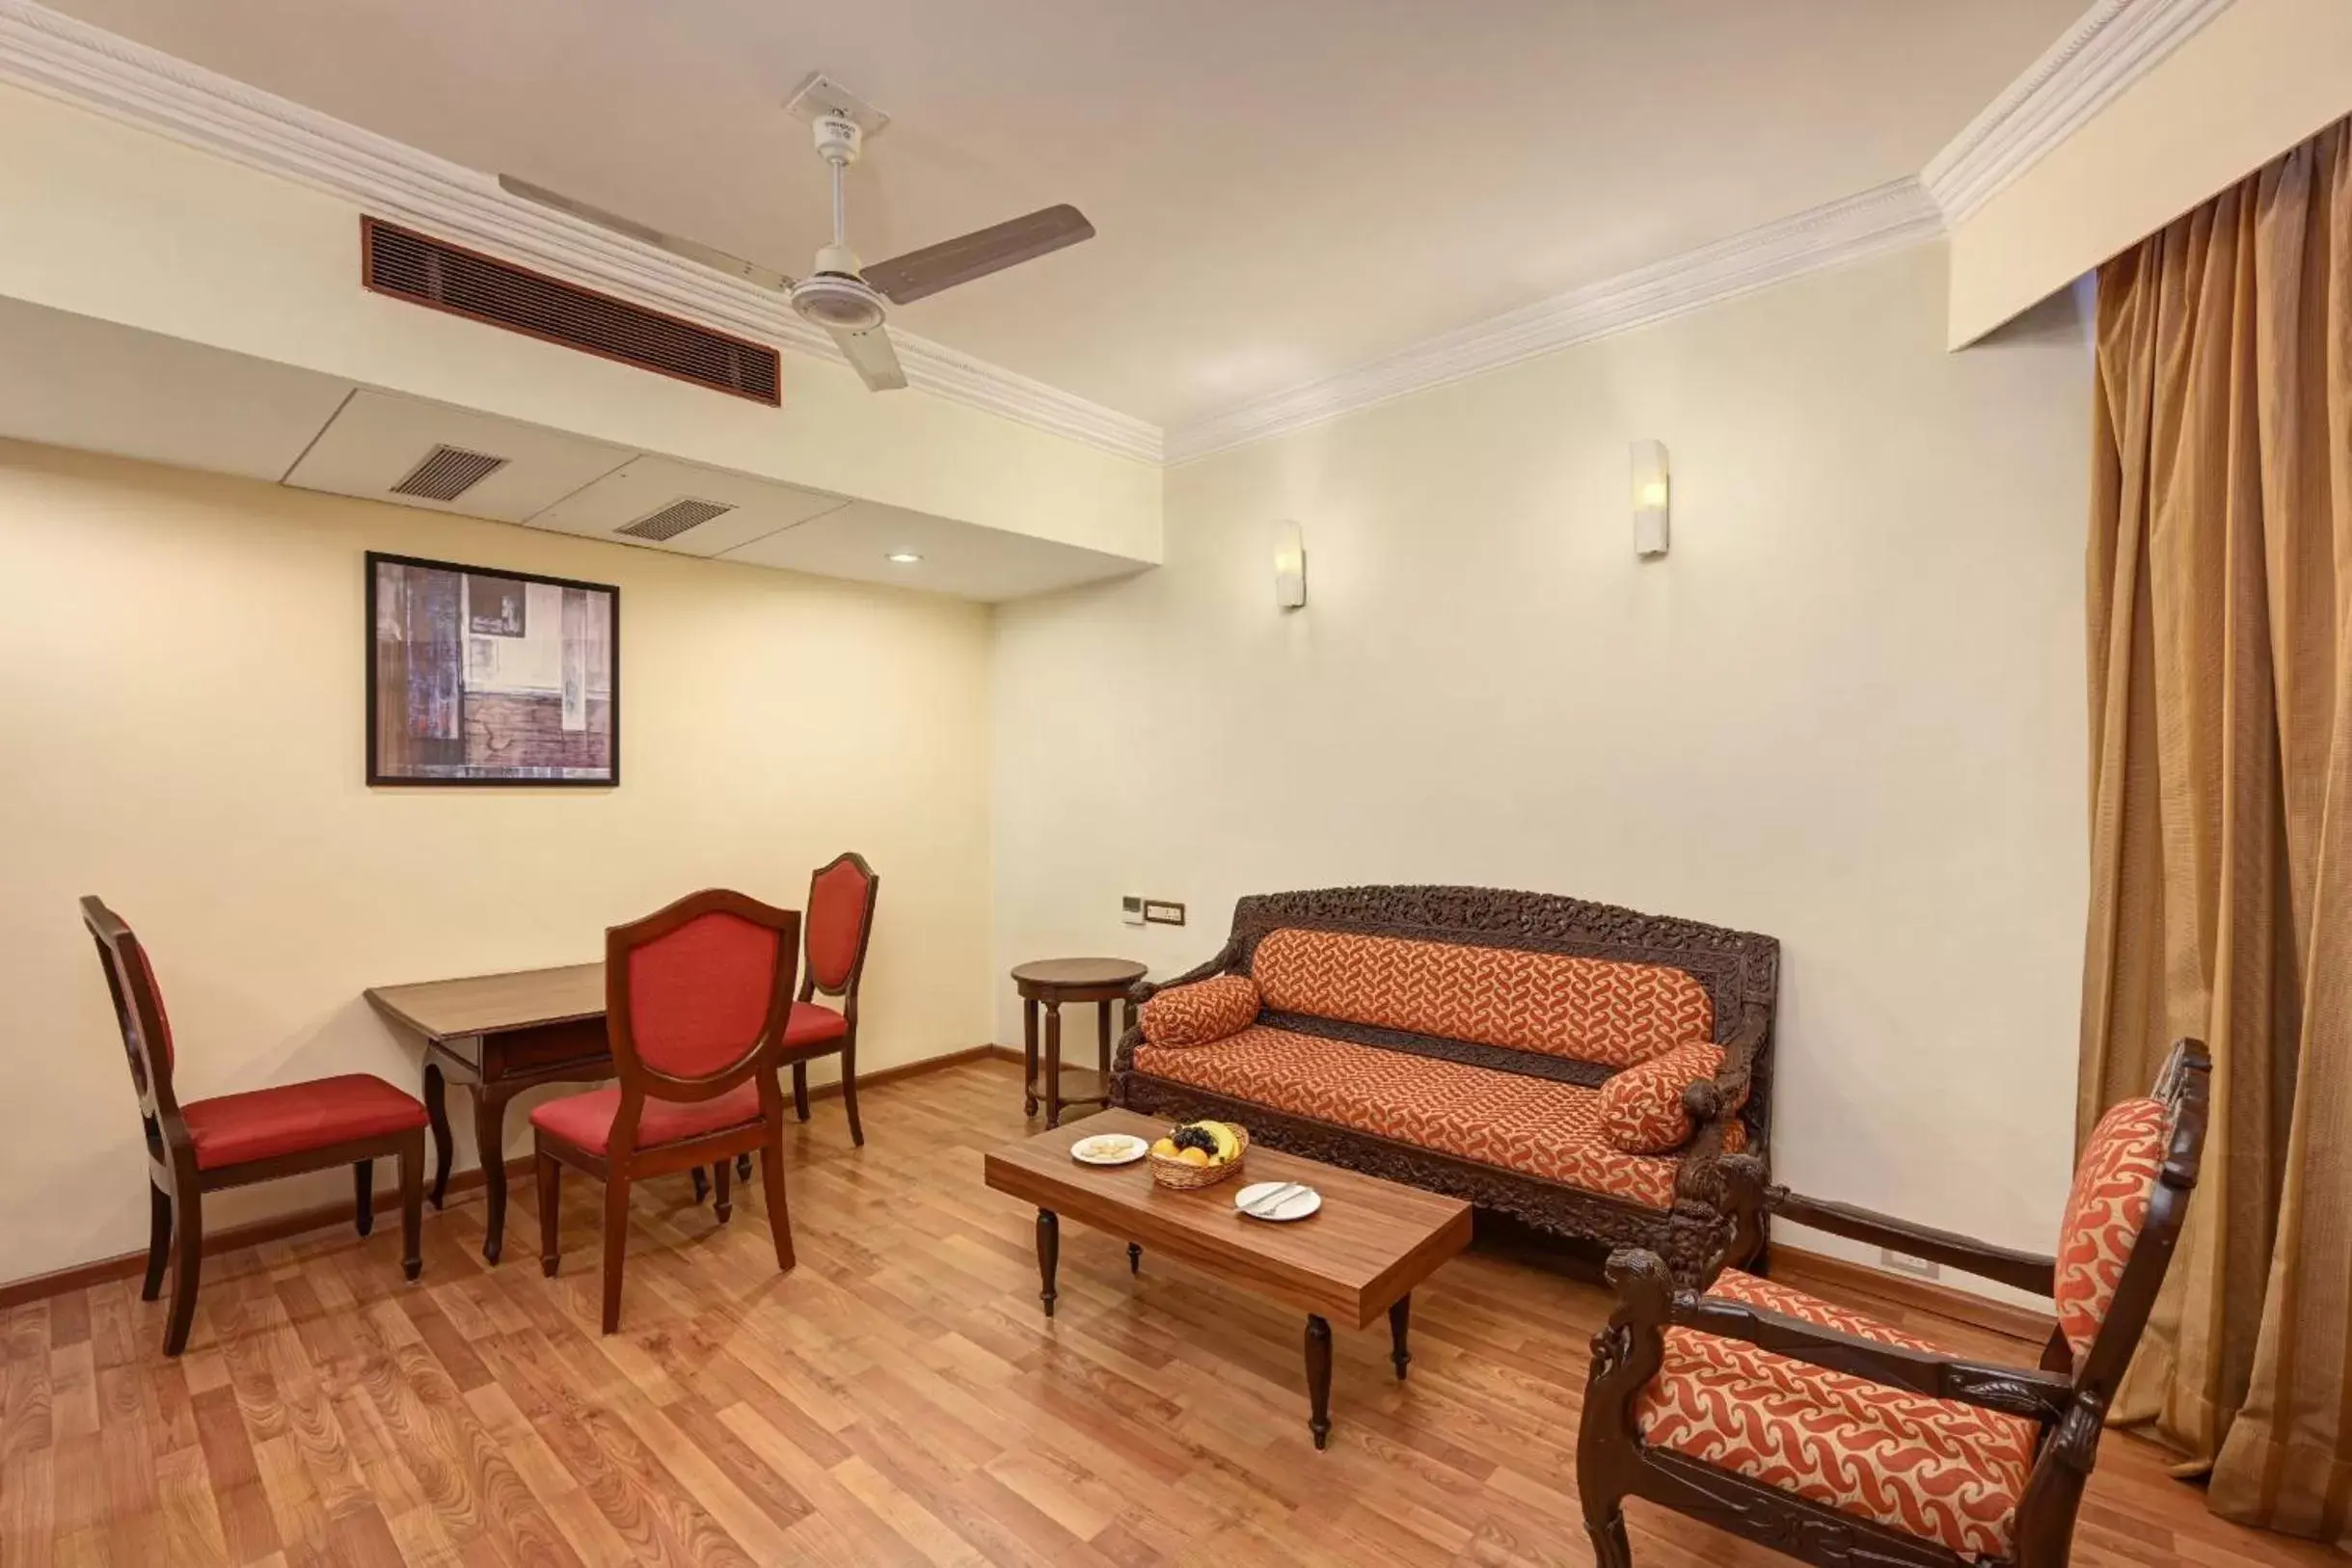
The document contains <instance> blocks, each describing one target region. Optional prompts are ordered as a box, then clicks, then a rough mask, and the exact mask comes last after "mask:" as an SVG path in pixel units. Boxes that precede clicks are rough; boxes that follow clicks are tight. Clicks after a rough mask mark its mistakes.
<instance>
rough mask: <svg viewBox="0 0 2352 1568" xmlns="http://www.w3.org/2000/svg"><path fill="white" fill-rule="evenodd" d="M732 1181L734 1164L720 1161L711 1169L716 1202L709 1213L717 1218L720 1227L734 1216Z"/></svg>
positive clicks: (728, 1161)
mask: <svg viewBox="0 0 2352 1568" xmlns="http://www.w3.org/2000/svg"><path fill="white" fill-rule="evenodd" d="M734 1181H735V1164H734V1162H733V1161H731V1160H720V1161H719V1162H718V1163H717V1164H716V1165H714V1166H712V1167H711V1182H712V1190H713V1191H714V1192H716V1194H717V1195H718V1201H717V1203H715V1204H713V1205H712V1208H711V1212H712V1213H714V1214H716V1215H717V1216H718V1223H719V1224H721V1225H724V1224H726V1223H727V1221H728V1220H730V1219H732V1218H734V1216H735V1199H734V1195H733V1190H732V1189H733V1183H734Z"/></svg>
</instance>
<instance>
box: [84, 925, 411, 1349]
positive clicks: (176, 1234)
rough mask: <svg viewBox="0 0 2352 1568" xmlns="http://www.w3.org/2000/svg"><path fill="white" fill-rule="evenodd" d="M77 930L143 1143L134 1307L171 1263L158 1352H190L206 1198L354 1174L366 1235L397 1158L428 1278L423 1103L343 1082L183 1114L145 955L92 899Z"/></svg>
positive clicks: (157, 1288) (246, 1095)
mask: <svg viewBox="0 0 2352 1568" xmlns="http://www.w3.org/2000/svg"><path fill="white" fill-rule="evenodd" d="M82 924H83V925H85V926H87V927H88V928H89V929H90V934H91V936H92V938H93V939H94V940H95V942H96V943H97V949H98V965H99V967H100V968H102V969H103V970H105V972H106V991H107V995H108V996H109V997H110V998H111V999H112V1000H113V1002H114V1008H115V1023H116V1025H117V1026H118V1027H119V1028H120V1030H121V1032H122V1052H123V1055H124V1056H126V1057H127V1058H129V1061H130V1075H131V1088H132V1089H133V1091H135V1092H136V1093H137V1095H138V1096H139V1116H140V1121H141V1122H142V1123H143V1124H144V1129H145V1132H146V1143H147V1164H148V1173H147V1175H148V1246H147V1279H146V1281H145V1282H144V1283H143V1284H142V1285H141V1286H140V1290H139V1299H140V1300H142V1301H153V1300H154V1299H155V1298H156V1296H157V1295H159V1294H161V1292H162V1290H163V1275H164V1269H165V1266H166V1264H167V1263H168V1264H169V1265H170V1267H171V1271H172V1306H171V1312H170V1315H169V1317H168V1318H167V1319H166V1320H165V1323H164V1330H163V1353H164V1354H165V1355H167V1356H176V1355H178V1354H179V1353H180V1352H181V1351H182V1350H185V1349H186V1348H187V1345H188V1330H189V1328H190V1326H191V1325H192V1324H194V1322H195V1321H196V1282H197V1277H198V1274H199V1273H200V1272H201V1270H202V1268H203V1256H204V1194H206V1193H208V1192H218V1191H220V1190H221V1189H222V1188H224V1187H243V1186H248V1185H250V1184H252V1183H254V1182H257V1181H274V1180H276V1179H277V1178H278V1177H280V1176H299V1175H302V1174H303V1173H305V1172H308V1171H324V1170H331V1169H333V1168H334V1167H336V1166H338V1165H348V1166H350V1167H351V1173H352V1189H353V1192H354V1194H355V1195H356V1197H357V1199H358V1208H357V1210H356V1214H355V1219H356V1222H357V1225H358V1228H359V1232H360V1234H361V1235H363V1236H364V1235H365V1234H367V1232H368V1231H369V1230H372V1229H373V1228H374V1225H375V1196H376V1191H375V1162H376V1161H377V1160H378V1159H387V1158H392V1157H394V1156H397V1157H398V1159H399V1161H400V1246H401V1257H400V1266H401V1270H402V1272H404V1273H405V1274H406V1275H407V1276H408V1278H410V1279H412V1280H414V1279H415V1278H417V1276H418V1274H419V1272H421V1271H422V1269H423V1267H424V1258H423V1255H422V1251H421V1243H422V1239H423V1229H422V1228H423V1218H424V1124H425V1115H424V1106H423V1104H422V1103H421V1102H420V1101H419V1100H418V1099H417V1098H416V1097H415V1096H413V1095H407V1094H403V1093H402V1092H401V1091H399V1090H397V1089H394V1088H393V1087H392V1085H390V1084H388V1083H386V1082H385V1081H384V1080H383V1079H381V1078H378V1077H376V1076H374V1075H373V1074H371V1073H365V1072H346V1073H341V1074H338V1076H335V1077H331V1078H313V1079H311V1080H309V1081H308V1082H305V1083H293V1084H278V1085H274V1086H272V1087H270V1088H267V1089H252V1090H246V1091H244V1092H242V1093H239V1094H231V1095H213V1096H211V1097H210V1098H208V1099H196V1100H190V1101H189V1102H188V1103H187V1104H185V1105H182V1104H181V1103H180V1102H179V1096H178V1094H177V1093H176V1090H175V1088H174V1085H173V1074H174V1069H175V1068H176V1066H177V1063H176V1053H175V1051H174V1049H173V1044H172V1023H171V1019H170V1017H169V1016H168V1015H167V1014H165V1012H164V1008H163V991H162V989H161V988H160V987H157V986H156V984H155V970H154V967H153V965H152V964H150V963H149V961H148V956H147V949H146V948H145V947H143V946H141V945H140V942H139V938H138V937H137V936H136V935H134V934H133V933H132V932H131V929H130V927H129V926H128V925H126V924H124V923H123V920H122V916H121V915H118V914H116V913H115V912H114V911H113V910H112V909H109V908H108V907H107V906H105V905H104V904H103V903H101V902H100V901H98V900H97V899H95V898H86V899H84V900H82Z"/></svg>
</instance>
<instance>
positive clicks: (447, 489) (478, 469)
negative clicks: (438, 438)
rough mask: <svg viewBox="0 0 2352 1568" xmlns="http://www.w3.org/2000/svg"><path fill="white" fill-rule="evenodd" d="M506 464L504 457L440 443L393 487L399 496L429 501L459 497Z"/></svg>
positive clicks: (393, 490)
mask: <svg viewBox="0 0 2352 1568" xmlns="http://www.w3.org/2000/svg"><path fill="white" fill-rule="evenodd" d="M505 466H506V459H504V458H503V457H493V456H491V455H490V454H489V453H488V452H470V451H468V450H466V449H465V448H464V447H463V446H436V447H434V448H433V449H432V450H431V451H429V452H427V453H425V454H424V461H423V462H421V463H419V464H418V465H417V466H416V467H415V468H413V469H411V470H409V471H408V477H407V478H405V479H403V480H401V481H400V482H399V483H398V484H396V485H393V486H392V494H393V495H395V496H417V497H420V498H422V499H423V500H456V499H457V498H458V497H460V496H462V495H464V494H465V493H466V492H467V491H469V490H471V489H473V487H474V486H475V485H477V484H480V483H481V482H482V481H483V480H484V479H487V478H489V477H490V476H491V475H492V474H494V473H498V471H499V470H500V469H502V468H504V467H505Z"/></svg>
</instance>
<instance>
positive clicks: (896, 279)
mask: <svg viewBox="0 0 2352 1568" xmlns="http://www.w3.org/2000/svg"><path fill="white" fill-rule="evenodd" d="M1094 237H1095V226H1094V225H1093V224H1091V223H1088V222H1087V221H1086V214H1085V213H1083V212H1080V211H1079V210H1078V209H1077V208H1076V207H1073V206H1071V205H1069V204H1068V203H1063V204H1062V205H1060V206H1051V207H1041V208H1039V209H1038V210H1037V211H1035V212H1032V213H1030V214H1029V215H1028V216H1027V217H1024V218H1014V219H1011V220H1009V221H1008V222H1005V223H1000V224H997V225H995V226H994V227H993V228H989V229H976V230H973V231H972V232H970V233H968V234H962V235H959V236H958V237H957V238H955V239H948V240H941V241H940V242H939V243H938V244H936V245H926V246H925V247H923V249H921V250H919V251H908V252H907V253H906V255H905V256H894V257H891V258H890V259H889V260H887V261H877V262H876V263H875V264H874V265H872V266H870V267H867V268H864V269H863V274H864V277H865V280H866V282H867V283H868V284H871V285H872V286H873V287H874V288H875V289H876V290H878V291H879V293H881V294H883V295H884V296H885V297H887V298H888V299H889V300H890V302H891V303H892V304H894V305H906V304H908V303H910V302H912V301H914V300H919V299H922V298H924V297H925V296H926V295H930V294H936V293H938V292H939V291H940V290H941V289H943V288H953V287H955V286H956V285H957V284H968V283H970V282H971V281H972V280H973V279H975V278H986V277H987V275H988V274H989V273H991V272H1002V271H1003V270H1004V269H1005V268H1007V267H1010V266H1015V265H1017V264H1019V263H1020V262H1023V261H1032V260H1035V259H1036V258H1037V257H1041V256H1044V255H1046V254H1047V253H1048V252H1052V251H1058V250H1060V249H1061V248H1062V247H1063V246H1065V245H1075V244H1077V243H1078V242H1079V241H1080V240H1082V239H1093V238H1094Z"/></svg>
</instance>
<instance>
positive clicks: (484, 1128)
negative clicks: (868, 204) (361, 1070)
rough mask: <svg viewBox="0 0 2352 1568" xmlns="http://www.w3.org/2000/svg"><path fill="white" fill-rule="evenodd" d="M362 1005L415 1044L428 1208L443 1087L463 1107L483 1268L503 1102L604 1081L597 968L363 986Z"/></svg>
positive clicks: (493, 1250) (440, 1173) (438, 1166)
mask: <svg viewBox="0 0 2352 1568" xmlns="http://www.w3.org/2000/svg"><path fill="white" fill-rule="evenodd" d="M366 995H367V1000H368V1002H369V1003H370V1004H371V1005H372V1006H373V1007H374V1008H375V1010H376V1011H377V1012H378V1013H380V1014H383V1015H384V1016H385V1017H386V1018H387V1019H389V1020H390V1021H391V1022H392V1024H393V1025H395V1026H396V1027H398V1028H400V1029H403V1030H405V1031H407V1032H408V1033H410V1034H412V1035H415V1036H417V1037H418V1038H419V1039H420V1040H421V1041H423V1042H424V1111H425V1116H426V1118H427V1120H428V1121H429V1122H430V1123H431V1125H432V1129H433V1192H432V1198H433V1206H434V1207H435V1208H439V1207H441V1203H442V1197H443V1195H444V1194H445V1193H446V1191H447V1190H448V1185H449V1154H450V1149H449V1114H448V1103H447V1094H448V1091H447V1087H446V1081H447V1080H448V1079H451V1078H454V1079H456V1080H457V1082H458V1083H460V1084H462V1085H464V1086H465V1089H466V1093H467V1094H468V1095H471V1096H472V1097H473V1146H474V1150H475V1152H476V1153H477V1154H479V1156H480V1157H481V1162H482V1184H483V1186H484V1188H485V1190H486V1191H487V1192H488V1193H489V1195H490V1214H489V1221H488V1234H487V1235H485V1236H484V1237H483V1239H482V1256H483V1257H486V1258H488V1259H489V1260H490V1261H492V1262H493V1263H495V1262H497V1261H498V1260H499V1249H500V1244H501V1243H502V1242H503V1240H504V1238H505V1233H506V1102H507V1101H508V1100H510V1099H512V1098H514V1096H515V1095H519V1094H521V1093H522V1092H523V1091H524V1090H526V1089H531V1088H535V1087H536V1086H538V1085H540V1084H549V1083H596V1082H600V1081H601V1080H603V1079H606V1078H609V1077H611V1076H612V1047H611V1045H610V1044H609V1042H608V1041H607V1040H606V1038H605V966H604V965H603V964H601V963H575V964H569V965H567V966H565V967H563V968H560V969H525V970H520V971H518V972H516V973H514V974H509V975H474V976H472V977H470V978H468V979H464V980H431V981H426V982H424V983H422V984H421V985H415V986H371V987H368V989H367V992H366Z"/></svg>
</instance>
